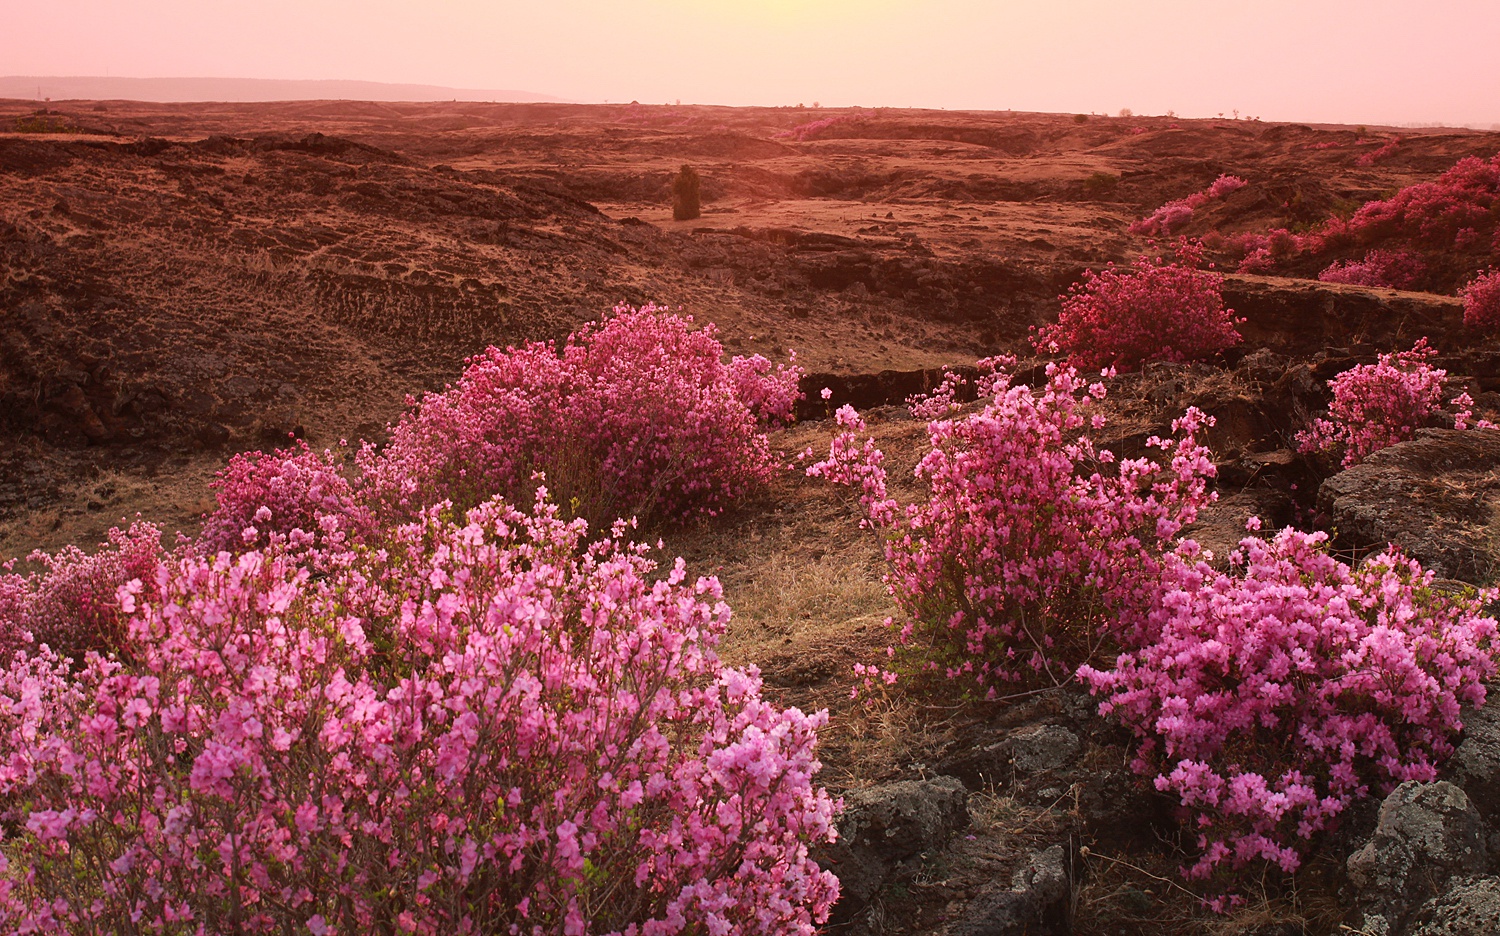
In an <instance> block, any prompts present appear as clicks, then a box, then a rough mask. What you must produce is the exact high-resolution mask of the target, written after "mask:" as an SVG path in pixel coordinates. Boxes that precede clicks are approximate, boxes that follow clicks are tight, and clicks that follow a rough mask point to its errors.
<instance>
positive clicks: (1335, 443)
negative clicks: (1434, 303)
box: [1297, 338, 1448, 468]
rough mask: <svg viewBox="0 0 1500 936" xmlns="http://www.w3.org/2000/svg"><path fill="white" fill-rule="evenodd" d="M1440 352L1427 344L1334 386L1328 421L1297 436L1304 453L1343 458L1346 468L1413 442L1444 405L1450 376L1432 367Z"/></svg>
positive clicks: (1355, 370)
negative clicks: (1396, 445)
mask: <svg viewBox="0 0 1500 936" xmlns="http://www.w3.org/2000/svg"><path fill="white" fill-rule="evenodd" d="M1435 354H1437V351H1436V350H1435V349H1433V348H1430V347H1428V346H1427V339H1426V338H1423V339H1421V340H1420V341H1418V342H1417V343H1416V344H1415V345H1413V346H1412V349H1411V350H1410V351H1397V352H1394V353H1392V354H1382V355H1380V358H1379V362H1378V363H1375V364H1360V365H1358V366H1356V367H1351V368H1350V369H1349V370H1346V371H1344V372H1343V373H1342V374H1339V375H1338V376H1336V377H1334V378H1333V379H1332V380H1330V381H1329V382H1328V387H1329V389H1330V390H1332V391H1333V402H1332V403H1331V404H1329V407H1328V415H1327V416H1326V417H1318V418H1317V419H1314V420H1313V421H1312V423H1311V424H1309V425H1308V427H1307V428H1306V429H1303V430H1302V431H1301V432H1299V433H1297V443H1298V449H1299V450H1300V451H1303V452H1327V453H1329V454H1331V455H1334V456H1341V458H1342V460H1341V463H1342V464H1343V466H1344V467H1345V468H1348V467H1350V466H1351V465H1356V464H1358V463H1359V462H1361V461H1363V460H1364V459H1365V458H1366V457H1367V456H1368V455H1370V453H1372V452H1378V451H1379V450H1381V449H1383V448H1386V447H1388V446H1392V445H1395V444H1396V443H1397V442H1404V441H1406V440H1407V439H1410V438H1413V437H1414V436H1415V435H1416V433H1417V430H1418V429H1419V428H1421V427H1422V426H1423V425H1425V424H1426V423H1427V421H1428V420H1429V419H1430V418H1431V417H1432V416H1433V414H1435V413H1436V412H1437V411H1438V410H1439V408H1440V406H1441V403H1442V396H1443V378H1445V377H1447V376H1448V372H1447V371H1445V370H1443V369H1441V368H1437V367H1433V366H1432V365H1430V364H1428V363H1427V362H1428V360H1429V359H1431V358H1432V357H1433V355H1435Z"/></svg>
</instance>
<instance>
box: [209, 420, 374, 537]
mask: <svg viewBox="0 0 1500 936" xmlns="http://www.w3.org/2000/svg"><path fill="white" fill-rule="evenodd" d="M209 487H211V488H213V489H215V490H216V491H217V492H218V495H217V499H218V507H217V508H215V510H214V511H213V513H211V514H209V515H208V516H207V517H205V518H204V521H203V530H202V532H201V533H200V534H199V535H198V544H199V546H200V548H202V549H204V550H206V551H207V552H209V553H216V552H219V551H220V550H227V551H229V552H243V551H244V550H246V549H254V548H260V547H263V546H265V545H266V544H267V543H268V542H269V541H270V540H269V537H270V535H271V534H273V533H280V534H286V533H290V532H291V531H292V530H295V529H300V530H303V531H306V532H313V531H316V530H317V529H318V516H319V515H320V514H332V515H335V516H339V517H344V518H346V519H350V520H352V519H353V518H355V517H356V516H360V515H362V514H363V513H364V512H363V511H362V509H361V508H360V506H359V504H358V502H357V500H356V498H355V493H354V490H353V488H352V487H351V486H350V484H349V481H348V479H347V478H345V477H344V474H343V472H342V470H341V469H340V467H339V465H338V463H337V461H336V460H335V458H334V454H333V452H331V451H327V450H325V451H323V452H321V453H319V452H314V451H312V450H311V449H310V448H308V446H307V443H306V442H303V441H301V440H298V442H297V444H296V445H295V446H293V447H292V448H286V449H277V450H276V451H275V452H272V453H269V454H268V453H266V452H250V453H242V454H239V455H235V456H234V457H233V458H231V459H230V460H229V464H228V465H227V466H226V467H225V468H224V469H223V470H221V471H220V472H219V473H218V474H217V475H216V476H215V478H214V480H213V481H212V482H211V483H210V484H209Z"/></svg>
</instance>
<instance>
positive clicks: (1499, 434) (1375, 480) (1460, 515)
mask: <svg viewBox="0 0 1500 936" xmlns="http://www.w3.org/2000/svg"><path fill="white" fill-rule="evenodd" d="M1497 506H1500V430H1483V429H1477V430H1464V431H1458V430H1454V429H1422V430H1419V431H1418V432H1417V437H1416V438H1415V439H1413V440H1411V441H1410V442H1402V443H1399V444H1397V445H1393V446H1391V447H1390V448H1386V449H1382V450H1381V451H1378V452H1376V453H1374V454H1373V455H1371V456H1370V457H1368V458H1366V459H1365V460H1364V461H1362V462H1360V463H1359V464H1358V465H1355V466H1354V467H1353V468H1350V469H1348V470H1346V471H1342V472H1340V473H1338V474H1337V475H1334V476H1333V477H1331V478H1329V479H1328V480H1327V481H1324V482H1323V485H1322V487H1321V488H1320V489H1319V490H1318V507H1319V509H1320V510H1323V511H1324V512H1326V513H1327V514H1328V515H1329V516H1330V517H1331V518H1332V524H1333V530H1334V533H1335V540H1336V542H1337V543H1339V544H1340V545H1342V546H1347V547H1353V548H1379V547H1381V546H1383V545H1384V544H1386V543H1395V544H1396V545H1398V546H1400V547H1401V548H1402V550H1403V551H1405V553H1406V554H1407V555H1408V556H1411V557H1412V558H1414V559H1417V560H1419V561H1420V562H1421V563H1422V565H1424V566H1425V567H1427V568H1429V569H1432V570H1434V571H1436V572H1437V574H1438V575H1440V576H1444V577H1447V578H1455V579H1462V580H1463V581H1466V582H1474V583H1480V582H1483V581H1486V580H1487V579H1488V578H1490V577H1492V576H1493V575H1494V574H1495V569H1496V562H1497V549H1500V536H1497V534H1500V519H1497V515H1496V509H1497Z"/></svg>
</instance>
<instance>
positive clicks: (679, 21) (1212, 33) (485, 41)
mask: <svg viewBox="0 0 1500 936" xmlns="http://www.w3.org/2000/svg"><path fill="white" fill-rule="evenodd" d="M0 36H3V37H4V40H3V42H0V75H103V74H106V73H108V74H111V75H117V76H132V77H169V76H192V77H209V76H211V77H242V78H300V79H317V78H343V79H363V80H371V81H388V82H407V83H422V84H435V85H446V86H449V87H458V88H496V89H517V90H527V91H534V92H539V93H543V94H549V95H555V96H557V97H562V98H567V99H570V100H576V101H604V100H609V101H629V100H632V99H634V100H639V101H641V102H643V103H662V102H669V101H675V100H679V99H680V100H681V101H683V102H684V103H699V104H772V105H775V104H796V103H799V102H802V103H807V104H811V103H812V102H813V101H819V102H821V103H822V104H823V105H824V106H844V105H852V104H858V105H863V106H867V107H871V106H894V107H904V106H915V107H949V108H982V109H1000V110H1004V109H1006V108H1014V109H1016V110H1034V111H1060V112H1079V111H1091V112H1099V113H1114V112H1116V111H1118V110H1119V109H1120V108H1124V107H1128V108H1131V109H1132V110H1134V111H1135V112H1136V113H1138V114H1161V113H1165V112H1166V111H1167V110H1169V109H1170V110H1174V111H1176V112H1177V113H1178V114H1181V115H1184V116H1212V115H1215V114H1218V113H1220V112H1222V113H1225V114H1230V113H1232V112H1233V111H1234V110H1238V111H1239V112H1240V114H1241V115H1242V116H1259V117H1262V118H1264V119H1266V120H1301V121H1334V122H1343V123H1408V122H1444V123H1452V124H1460V123H1468V124H1476V125H1485V126H1487V125H1490V124H1497V123H1500V45H1497V43H1500V2H1497V0H1422V2H1408V0H1237V2H1234V3H1229V2H1221V0H1024V2H1023V0H535V2H526V3H518V2H510V0H429V2H416V0H254V2H252V0H0Z"/></svg>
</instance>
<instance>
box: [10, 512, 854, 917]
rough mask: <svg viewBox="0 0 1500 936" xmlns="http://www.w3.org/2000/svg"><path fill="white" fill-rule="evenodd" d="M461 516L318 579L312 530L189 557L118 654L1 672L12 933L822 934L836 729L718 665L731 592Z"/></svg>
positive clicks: (547, 515) (544, 515)
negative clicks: (824, 737)
mask: <svg viewBox="0 0 1500 936" xmlns="http://www.w3.org/2000/svg"><path fill="white" fill-rule="evenodd" d="M447 511H448V505H440V506H438V507H435V508H433V509H432V510H430V511H427V512H425V513H424V514H423V515H422V517H421V518H420V519H419V520H417V521H416V522H414V523H412V524H409V525H407V526H403V527H401V528H399V529H397V530H395V531H394V532H393V533H392V534H391V535H390V537H389V539H388V541H387V547H386V548H385V549H382V550H375V551H372V550H353V549H349V548H347V547H344V546H342V545H341V544H340V543H339V541H338V539H337V537H331V536H330V537H325V538H324V539H323V540H322V541H320V542H319V543H318V544H315V545H312V546H308V547H307V548H311V549H314V550H319V551H321V552H322V556H321V562H322V567H323V569H324V570H325V571H324V572H322V573H320V574H318V575H310V574H309V571H308V569H307V567H306V566H305V565H303V564H302V562H301V561H300V559H298V558H297V555H298V554H297V553H296V551H295V550H284V549H283V547H284V546H286V545H289V544H291V542H292V541H293V540H302V541H303V542H304V546H307V541H308V540H309V539H310V537H309V536H307V535H306V534H303V533H294V534H292V535H291V536H289V537H287V538H286V539H285V540H283V539H282V538H279V537H276V538H273V539H272V543H271V546H270V548H269V549H267V550H252V551H249V552H246V553H244V554H242V555H240V556H237V557H236V556H231V555H229V554H227V553H219V554H217V555H215V556H204V555H201V554H195V553H191V552H185V553H182V554H180V555H178V556H176V557H174V558H172V559H171V560H170V561H167V562H163V563H162V564H160V565H159V566H158V567H157V568H156V569H155V570H153V571H152V572H151V573H150V574H149V575H148V576H147V577H146V580H141V579H137V580H134V581H132V582H130V583H128V584H126V585H125V586H124V587H122V588H120V589H119V600H120V606H121V608H122V610H123V611H124V613H126V614H128V615H129V618H130V620H129V627H130V633H129V644H130V653H129V654H127V656H126V657H124V658H121V659H111V658H104V657H100V656H96V655H91V656H90V657H89V658H88V660H87V663H86V665H85V667H84V668H83V670H82V672H80V673H77V674H70V673H69V672H68V671H67V668H66V667H65V666H64V665H63V664H61V663H60V662H59V661H58V659H57V657H56V656H55V655H53V654H51V653H48V652H41V653H38V654H35V655H33V656H30V657H26V656H18V657H16V658H15V660H13V661H12V662H11V664H10V665H9V667H8V668H6V669H4V670H3V671H0V703H3V704H0V810H3V819H4V821H5V823H6V830H7V835H6V838H5V840H4V841H3V843H0V915H3V917H4V925H5V927H6V930H7V931H11V932H55V933H77V934H84V933H96V932H101V931H111V932H113V931H118V928H119V927H120V926H122V925H125V921H132V922H131V926H133V927H139V928H140V929H141V930H142V931H151V932H165V933H211V934H214V933H287V932H311V933H315V934H329V933H340V934H357V933H372V932H377V933H414V934H431V936H438V934H464V933H469V934H490V933H503V932H511V933H570V934H604V933H630V934H642V936H644V934H648V933H649V934H662V936H668V934H689V933H730V932H734V933H761V934H811V933H812V932H813V924H814V923H815V922H821V921H822V920H823V919H825V918H826V915H827V911H828V908H829V907H830V905H831V904H832V902H833V901H834V899H835V898H836V897H837V893H838V884H837V881H836V880H835V878H834V877H833V875H831V874H830V873H828V872H824V871H822V870H820V869H819V868H818V866H817V865H816V863H815V862H813V861H812V860H811V859H810V858H809V857H808V853H807V846H808V845H809V844H810V843H813V842H818V841H828V840H831V839H832V838H833V836H834V826H833V818H834V815H835V811H836V809H837V805H836V804H835V803H834V802H833V801H831V800H830V799H829V797H828V796H827V794H826V793H825V792H824V791H823V790H822V789H820V788H817V787H814V786H813V784H812V778H813V775H814V774H815V773H816V771H817V770H818V767H819V765H818V762H817V760H816V758H815V757H814V744H815V742H816V732H817V729H818V728H819V727H820V726H821V725H822V724H824V722H825V719H826V713H819V714H817V715H812V716H807V715H804V714H802V713H801V712H799V711H797V710H796V709H786V710H783V709H781V708H778V707H776V706H774V705H771V704H769V703H767V702H766V701H764V700H762V699H761V697H760V680H759V678H758V675H757V674H756V672H755V671H754V670H753V669H752V670H749V671H739V670H733V669H727V668H724V667H723V666H721V664H720V663H719V662H718V660H717V658H716V657H715V655H714V647H715V645H716V644H717V642H718V640H719V639H720V637H721V635H722V634H723V632H724V628H725V625H726V624H727V621H728V617H729V610H728V608H727V607H726V606H725V605H724V603H723V602H722V600H721V599H720V589H719V586H718V583H717V582H716V581H715V580H713V579H699V580H697V581H696V582H688V581H687V580H686V577H685V572H684V569H683V565H682V562H681V560H678V563H677V565H676V566H675V568H674V569H672V570H671V572H670V574H669V575H667V576H666V577H665V578H657V577H655V576H653V575H652V568H653V566H652V563H651V562H649V561H648V560H646V559H645V558H644V557H643V555H642V554H641V550H639V549H637V548H634V547H628V546H625V545H622V544H621V543H620V542H619V541H618V540H603V541H600V542H596V543H593V544H591V545H585V544H584V543H583V542H582V541H581V537H582V535H583V531H584V525H583V524H582V522H581V521H574V522H572V523H564V522H562V521H561V520H559V519H557V517H556V515H555V514H556V511H555V509H550V508H547V507H546V506H545V505H540V506H539V509H538V510H537V511H536V512H535V513H534V514H532V515H525V514H521V513H518V512H517V511H515V510H513V509H511V508H509V507H508V506H506V505H505V504H504V503H502V502H499V501H493V502H488V503H486V504H483V505H481V506H480V507H478V508H476V509H475V510H474V511H472V512H470V513H469V515H468V518H467V520H465V521H461V522H459V523H449V522H445V521H443V520H441V519H439V517H440V516H441V515H444V514H446V513H447ZM617 529H618V528H617ZM653 579H654V580H653ZM147 581H149V582H151V583H153V584H150V585H148V584H147ZM151 592H157V593H159V594H157V595H155V596H153V595H152V594H151Z"/></svg>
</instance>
